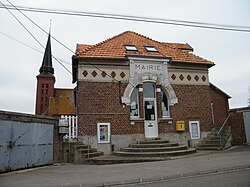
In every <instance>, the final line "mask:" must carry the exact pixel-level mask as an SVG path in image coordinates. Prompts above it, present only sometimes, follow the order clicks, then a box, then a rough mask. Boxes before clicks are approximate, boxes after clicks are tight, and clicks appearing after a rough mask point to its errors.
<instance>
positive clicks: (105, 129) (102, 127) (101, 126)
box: [97, 123, 110, 143]
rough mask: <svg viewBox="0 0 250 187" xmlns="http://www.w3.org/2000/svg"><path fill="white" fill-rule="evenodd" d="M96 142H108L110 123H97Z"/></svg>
mask: <svg viewBox="0 0 250 187" xmlns="http://www.w3.org/2000/svg"><path fill="white" fill-rule="evenodd" d="M97 136H98V143H110V123H97Z"/></svg>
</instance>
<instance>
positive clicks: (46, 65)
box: [39, 33, 54, 75]
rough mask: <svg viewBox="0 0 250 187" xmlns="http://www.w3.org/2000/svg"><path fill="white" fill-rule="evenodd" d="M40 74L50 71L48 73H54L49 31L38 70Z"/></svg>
mask: <svg viewBox="0 0 250 187" xmlns="http://www.w3.org/2000/svg"><path fill="white" fill-rule="evenodd" d="M39 72H40V74H41V73H46V74H47V73H50V74H52V75H53V74H54V68H53V66H52V54H51V42H50V33H49V36H48V41H47V45H46V48H45V53H44V56H43V63H42V66H41V67H40V70H39Z"/></svg>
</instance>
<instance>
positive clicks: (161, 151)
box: [113, 140, 196, 157]
mask: <svg viewBox="0 0 250 187" xmlns="http://www.w3.org/2000/svg"><path fill="white" fill-rule="evenodd" d="M195 152H196V150H195V149H193V148H188V147H187V146H186V145H179V144H178V143H170V142H169V141H167V140H145V141H141V142H137V143H135V144H130V145H129V147H127V148H123V149H121V150H120V151H115V152H113V155H116V156H122V157H171V156H179V155H185V154H191V153H195Z"/></svg>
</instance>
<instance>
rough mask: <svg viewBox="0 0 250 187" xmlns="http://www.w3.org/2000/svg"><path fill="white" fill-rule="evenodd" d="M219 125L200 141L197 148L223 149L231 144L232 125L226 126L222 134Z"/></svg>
mask: <svg viewBox="0 0 250 187" xmlns="http://www.w3.org/2000/svg"><path fill="white" fill-rule="evenodd" d="M218 131H219V127H217V128H214V129H213V131H212V132H211V133H209V134H208V135H207V137H205V138H204V139H203V140H201V141H200V143H199V144H198V145H197V147H196V148H197V150H223V149H226V148H228V147H230V146H231V142H230V139H231V138H230V137H231V129H230V127H225V128H224V129H223V130H222V131H221V133H220V135H218Z"/></svg>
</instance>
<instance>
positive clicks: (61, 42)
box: [1, 0, 120, 82]
mask: <svg viewBox="0 0 250 187" xmlns="http://www.w3.org/2000/svg"><path fill="white" fill-rule="evenodd" d="M7 1H8V0H7ZM8 2H9V1H8ZM9 3H10V4H11V5H12V6H13V7H15V10H18V11H19V12H20V13H21V14H22V15H23V16H25V17H26V18H27V19H28V20H29V21H31V22H32V23H33V24H34V25H35V26H37V27H38V28H39V29H41V30H42V31H43V32H45V33H47V34H48V32H46V31H45V30H44V29H43V28H42V27H40V26H39V25H38V24H37V23H35V22H34V21H33V20H32V19H30V18H29V17H28V16H26V15H25V14H24V13H23V12H22V11H21V10H19V9H18V8H17V7H16V6H15V5H13V4H12V3H11V2H9ZM1 4H2V3H1ZM51 37H52V36H51ZM53 39H55V40H56V41H57V42H58V43H59V44H61V45H63V46H64V47H65V48H66V49H68V50H69V51H70V52H73V53H74V51H72V50H71V49H69V48H68V47H67V46H66V45H64V44H63V43H62V42H60V41H59V40H57V39H56V38H54V37H53ZM42 47H43V46H42ZM43 48H44V47H43ZM52 57H53V58H55V57H54V56H53V55H52ZM55 59H56V58H55ZM56 60H57V59H56ZM57 61H58V60H57ZM59 63H60V62H59ZM60 64H61V63H60ZM61 65H62V64H61ZM89 65H91V66H93V67H94V68H96V69H97V70H98V71H100V72H103V70H101V69H100V68H98V67H96V66H95V65H93V64H91V63H89ZM62 66H63V65H62ZM63 67H64V66H63ZM64 68H65V69H66V70H68V69H67V68H66V67H64ZM70 73H71V72H70ZM107 76H108V77H110V78H111V79H113V80H114V81H117V82H120V81H119V80H117V79H115V78H114V77H112V76H111V75H108V74H107Z"/></svg>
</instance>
